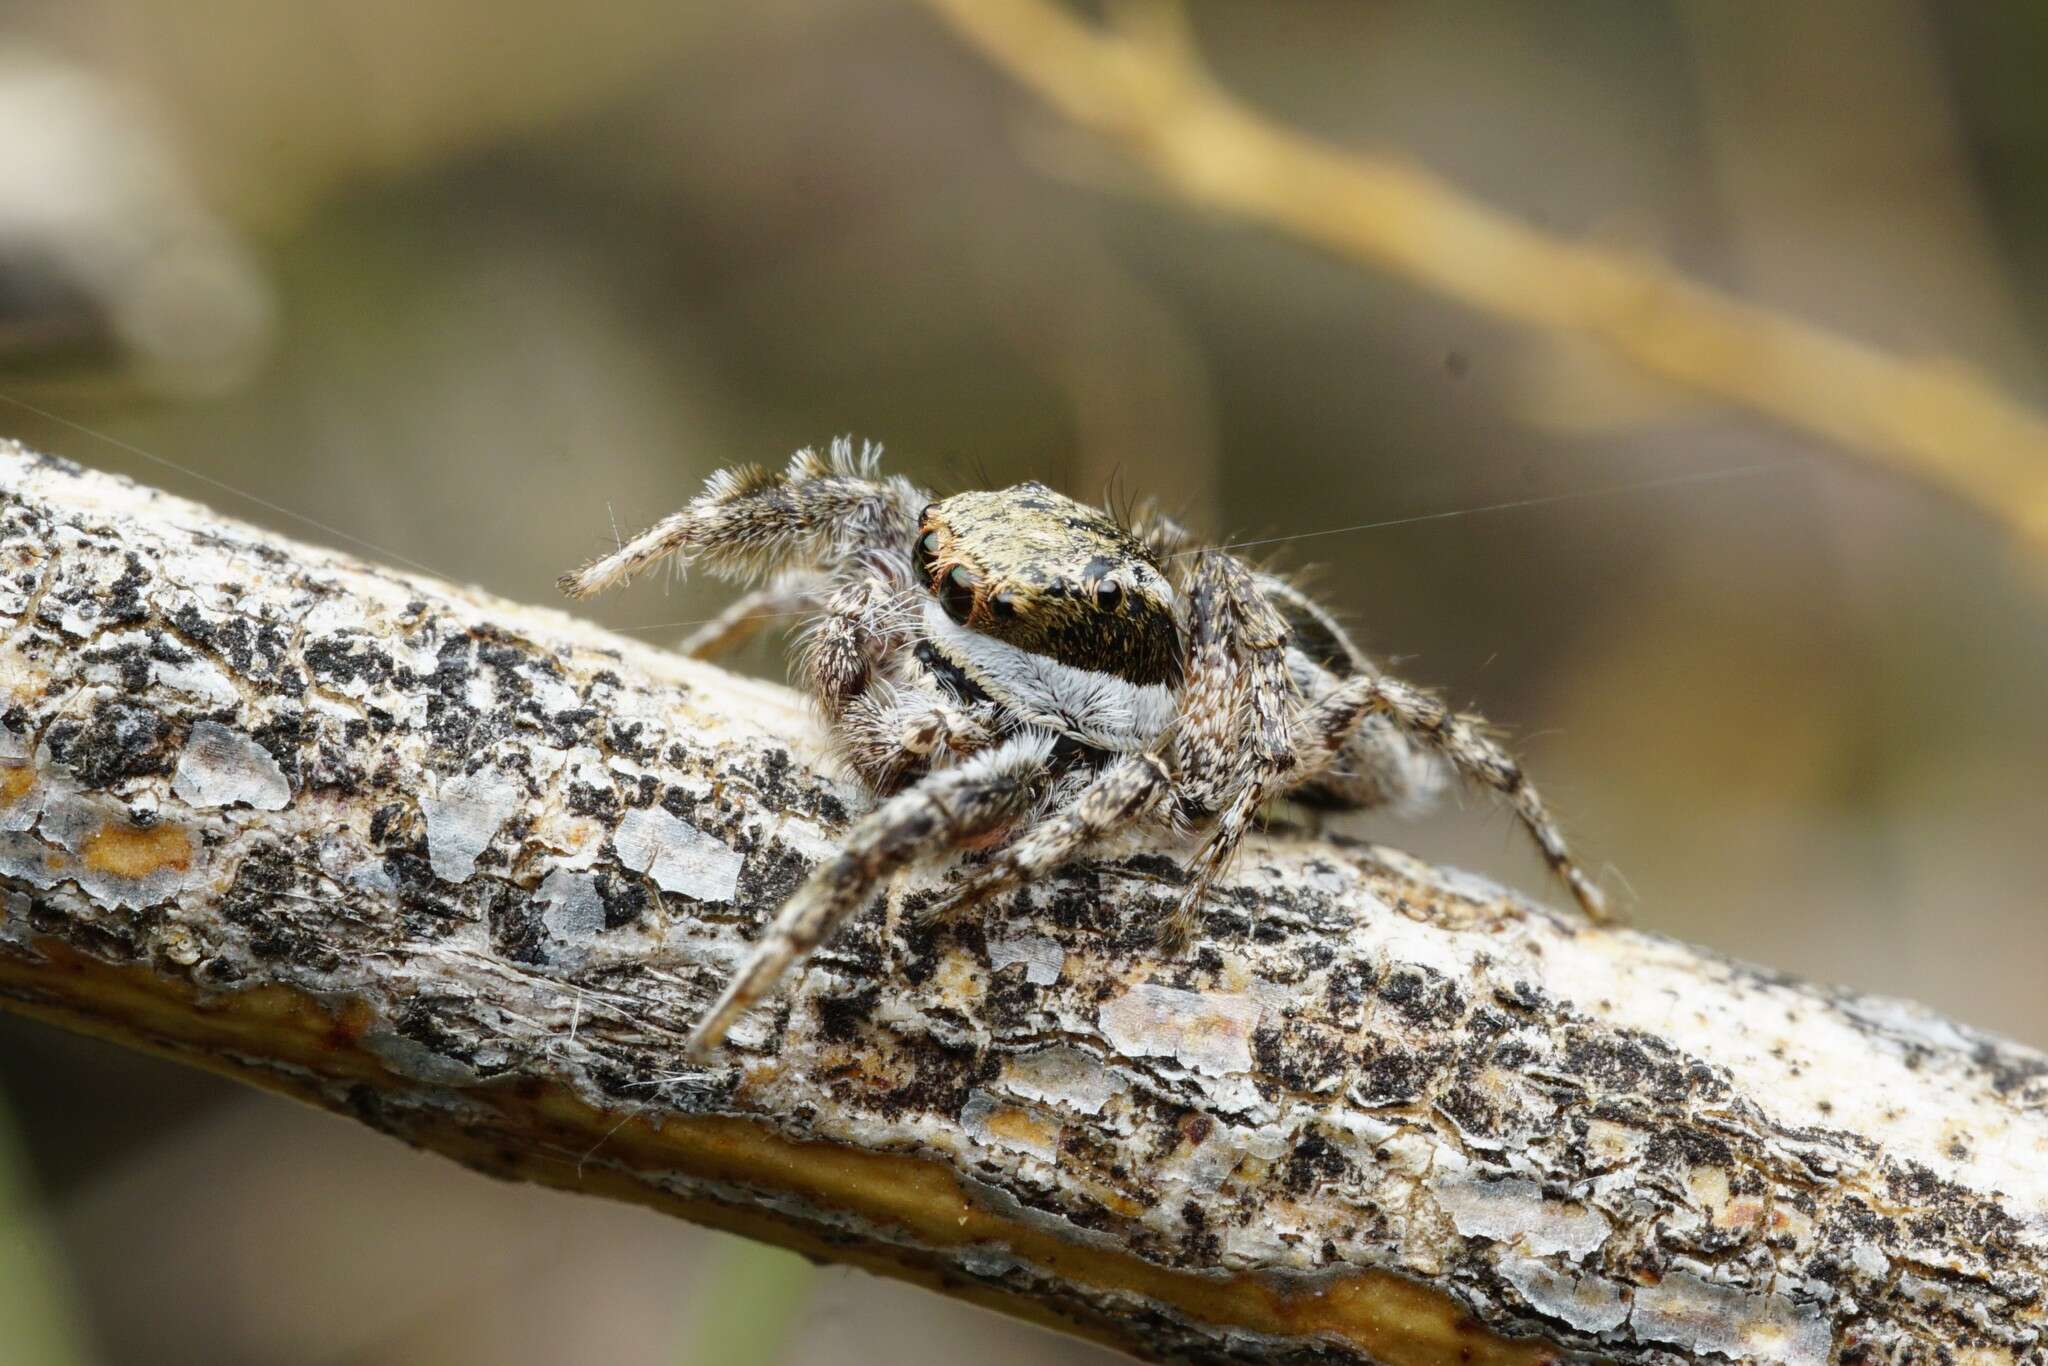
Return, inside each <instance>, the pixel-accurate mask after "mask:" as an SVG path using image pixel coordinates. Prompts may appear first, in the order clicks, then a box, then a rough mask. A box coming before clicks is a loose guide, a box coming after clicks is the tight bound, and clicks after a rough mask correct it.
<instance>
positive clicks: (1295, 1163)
mask: <svg viewBox="0 0 2048 1366" xmlns="http://www.w3.org/2000/svg"><path fill="white" fill-rule="evenodd" d="M1350 1174H1351V1163H1350V1161H1349V1159H1347V1158H1346V1157H1345V1156H1344V1154H1343V1153H1341V1152H1339V1151H1338V1150H1337V1148H1336V1146H1335V1145H1334V1144H1332V1143H1331V1142H1330V1140H1329V1139H1327V1138H1324V1137H1323V1135H1322V1134H1321V1133H1320V1132H1319V1131H1318V1130H1316V1129H1315V1128H1313V1127H1311V1128H1308V1129H1305V1130H1303V1132H1302V1135H1301V1137H1300V1139H1299V1140H1297V1141H1296V1142H1295V1145H1294V1150H1293V1151H1292V1152H1290V1153H1288V1154H1287V1158H1286V1160H1285V1161H1284V1162H1282V1163H1281V1165H1280V1184H1281V1185H1282V1186H1284V1187H1285V1188H1286V1189H1287V1191H1288V1192H1289V1193H1290V1194H1293V1195H1297V1196H1299V1195H1306V1194H1307V1193H1308V1192H1309V1191H1311V1190H1313V1189H1314V1188H1315V1187H1316V1186H1318V1185H1320V1184H1322V1183H1323V1182H1325V1181H1342V1180H1344V1179H1345V1178H1346V1177H1348V1176H1349V1175H1350Z"/></svg>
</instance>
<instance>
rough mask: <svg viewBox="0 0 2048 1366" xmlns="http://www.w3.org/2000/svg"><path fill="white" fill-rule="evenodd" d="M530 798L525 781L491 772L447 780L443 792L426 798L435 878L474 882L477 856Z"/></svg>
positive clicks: (423, 808)
mask: <svg viewBox="0 0 2048 1366" xmlns="http://www.w3.org/2000/svg"><path fill="white" fill-rule="evenodd" d="M525 798H526V791H525V788H524V787H523V786H522V785H521V784H520V783H519V782H517V781H516V780H515V779H512V778H508V777H506V776H505V775H504V774H502V773H498V772H495V771H494V770H491V769H483V770H481V771H479V772H476V773H465V774H463V775H461V776H460V777H456V778H448V779H444V780H443V781H442V783H441V786H440V789H439V790H438V791H436V792H433V793H431V794H427V795H424V796H422V797H421V798H420V813H421V814H422V815H423V816H425V817H426V821H427V859H428V861H429V862H430V863H431V864H432V865H433V869H434V876H435V877H437V878H440V879H441V880H442V881H443V882H462V881H465V880H466V879H468V877H469V875H470V874H471V873H474V872H475V871H476V861H477V856H478V855H480V854H482V853H483V851H484V850H485V849H488V848H489V847H490V844H491V841H492V840H493V839H494V838H496V837H497V834H498V831H499V829H500V828H501V827H502V826H503V825H504V824H505V822H506V821H508V820H510V819H511V817H512V813H513V812H514V811H517V810H518V809H519V805H520V803H521V802H523V801H524V800H525Z"/></svg>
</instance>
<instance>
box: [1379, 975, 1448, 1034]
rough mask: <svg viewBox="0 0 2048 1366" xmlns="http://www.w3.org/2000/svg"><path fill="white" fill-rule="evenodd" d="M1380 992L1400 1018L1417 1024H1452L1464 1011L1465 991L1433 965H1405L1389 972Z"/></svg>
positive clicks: (1444, 1025) (1444, 1026)
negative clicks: (1459, 988) (1431, 966)
mask: <svg viewBox="0 0 2048 1366" xmlns="http://www.w3.org/2000/svg"><path fill="white" fill-rule="evenodd" d="M1379 994H1380V999H1381V1000H1383V1001H1385V1002H1386V1003H1387V1004H1389V1005H1391V1006H1393V1007H1394V1009H1395V1010H1396V1011H1397V1012H1399V1014H1400V1016H1401V1018H1402V1019H1404V1020H1406V1021H1407V1022H1408V1023H1409V1024H1412V1025H1415V1026H1418V1027H1422V1026H1429V1025H1434V1026H1437V1027H1439V1028H1450V1027H1455V1026H1456V1025H1457V1023H1458V1021H1459V1020H1460V1019H1461V1018H1462V1017H1463V1016H1464V1014H1465V1006H1466V1001H1465V993H1464V992H1462V991H1460V990H1458V987H1457V985H1456V984H1455V983H1453V982H1452V981H1451V979H1450V978H1448V977H1446V976H1444V975H1443V974H1442V973H1440V972H1438V971H1436V970H1435V969H1433V968H1423V967H1404V968H1401V969H1400V970H1399V971H1397V972H1392V973H1389V974H1388V975H1387V978H1386V980H1385V981H1384V982H1382V983H1381V984H1380V988H1379Z"/></svg>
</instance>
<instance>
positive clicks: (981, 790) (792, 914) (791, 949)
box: [686, 732, 1053, 1057]
mask: <svg viewBox="0 0 2048 1366" xmlns="http://www.w3.org/2000/svg"><path fill="white" fill-rule="evenodd" d="M1052 749H1053V739H1052V737H1051V736H1050V735H1046V734H1043V733H1037V732H1034V733H1030V734H1025V735H1019V736H1016V737H1014V738H1012V739H1009V740H1006V741H1004V742H1003V743H1002V744H1001V745H998V746H997V747H996V748H994V749H991V750H988V751H986V752H984V753H982V754H978V755H976V756H975V757H973V758H972V759H969V760H967V761H966V762H965V763H963V764H961V765H960V766H959V767H958V768H949V769H945V770H943V771H941V772H938V773H934V774H932V775H931V776H930V777H928V778H926V779H925V780H924V781H923V782H921V783H919V784H918V785H917V786H915V787H912V788H909V789H907V790H906V791H903V792H900V793H898V794H897V795H895V796H894V797H891V798H890V799H889V800H887V801H885V802H883V803H882V804H881V805H880V806H878V807H876V808H875V809H874V810H873V811H871V812H869V813H868V815H867V816H866V817H864V818H863V819H862V820H861V821H860V822H859V824H857V825H855V826H854V827H853V829H852V830H850V831H848V832H847V835H846V839H845V842H844V843H843V845H842V846H841V848H840V850H839V852H838V853H837V854H835V855H833V856H832V857H831V858H829V859H827V860H825V861H824V862H823V863H821V864H819V865H818V866H817V867H816V868H815V869H813V870H812V871H811V875H810V876H809V877H808V878H806V879H805V880H804V883H803V885H802V886H801V887H799V888H798V889H797V890H796V893H795V895H793V896H791V897H790V899H789V900H788V902H786V903H785V904H784V905H783V907H782V909H781V910H780V911H778V912H777V913H776V915H775V919H774V920H773V921H771V922H770V923H769V925H768V928H767V930H766V931H765V932H764V933H763V934H762V936H761V938H760V941H759V942H758V943H756V944H755V945H754V949H753V952H752V953H751V954H750V955H749V956H748V957H747V960H746V961H745V962H744V963H743V964H741V965H740V969H739V971H738V972H736V973H735V974H734V975H733V979H732V981H731V982H730V983H729V984H727V986H726V988H725V991H724V993H723V994H721V995H720V996H719V998H718V999H717V1001H715V1002H713V1003H712V1005H711V1008H710V1009H709V1010H707V1011H706V1012H705V1013H704V1018H703V1019H702V1020H701V1021H699V1022H698V1024H697V1027H696V1028H695V1029H694V1030H693V1031H691V1034H690V1038H689V1042H688V1044H687V1045H686V1047H687V1049H688V1051H689V1052H690V1053H691V1054H692V1055H693V1056H696V1057H703V1056H704V1055H705V1054H706V1053H708V1052H709V1051H710V1050H711V1049H712V1048H715V1047H716V1046H717V1045H718V1043H719V1042H720V1041H721V1040H723V1039H724V1038H725V1035H726V1031H727V1030H729V1029H731V1028H732V1023H733V1021H734V1020H736V1019H738V1018H739V1016H740V1014H741V1013H742V1012H743V1011H745V1010H746V1009H747V1008H748V1007H750V1006H752V1005H753V1004H754V1003H755V1002H756V1001H759V1000H760V999H761V998H762V997H763V996H765V995H767V993H768V992H769V991H770V990H771V989H772V988H773V987H774V986H775V984H776V983H777V982H778V981H780V980H781V979H782V977H783V974H785V973H786V972H788V971H789V969H790V968H791V967H792V966H793V965H794V964H795V963H797V962H798V961H799V960H800V959H802V958H804V957H805V956H806V955H808V954H809V953H810V952H811V950H812V949H814V948H816V947H817V946H818V945H819V944H821V943H823V942H824V941H825V938H826V937H827V936H828V935H830V934H831V933H832V932H833V931H834V930H836V929H837V928H838V927H839V926H840V925H841V924H842V923H844V922H845V920H846V919H847V918H848V917H849V916H851V915H853V914H854V913H856V912H857V911H859V910H861V909H862V908H863V907H865V906H866V905H867V904H868V903H869V902H870V901H872V900H873V899H874V897H875V894H876V893H877V892H878V891H880V890H881V888H882V886H883V885H884V883H886V882H887V880H888V879H889V878H890V877H892V876H894V875H895V874H896V873H898V872H900V871H902V870H903V869H905V868H907V867H909V866H910V865H911V864H913V863H917V862H919V861H922V860H925V859H929V858H934V857H937V856H939V855H942V854H947V853H951V852H953V851H954V850H957V849H961V848H964V847H967V846H969V845H972V844H975V843H978V842H981V841H983V840H986V839H988V838H991V837H994V836H998V835H1000V834H1001V833H1002V832H1003V831H1004V830H1006V829H1008V828H1009V827H1010V826H1012V825H1014V824H1015V823H1016V822H1018V821H1020V820H1022V819H1024V818H1025V817H1026V816H1028V815H1029V814H1030V813H1031V811H1032V809H1033V808H1034V807H1035V806H1036V805H1037V802H1038V799H1039V796H1040V794H1041V793H1042V792H1043V791H1044V790H1045V786H1046V784H1047V783H1048V782H1049V781H1050V777H1051V770H1050V768H1049V767H1048V764H1049V761H1050V759H1051V757H1052Z"/></svg>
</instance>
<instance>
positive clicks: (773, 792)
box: [734, 745, 852, 827]
mask: <svg viewBox="0 0 2048 1366" xmlns="http://www.w3.org/2000/svg"><path fill="white" fill-rule="evenodd" d="M796 772H797V768H796V764H795V761H794V760H792V759H791V758H790V757H789V751H788V750H786V749H783V748H782V747H781V746H779V745H777V746H773V747H771V748H769V749H767V750H765V751H763V752H762V754H761V758H760V762H759V763H756V764H749V765H740V766H736V767H735V768H734V776H735V777H736V778H738V779H739V780H740V781H742V782H744V783H746V784H747V785H748V786H750V787H752V788H753V789H754V790H755V791H756V792H758V793H760V794H761V802H762V804H763V805H764V806H766V807H768V808H769V809H771V810H775V811H796V812H800V813H802V814H803V815H806V816H809V817H811V818H812V819H814V820H818V821H821V822H823V823H824V824H826V825H828V826H833V827H838V826H842V825H845V824H846V823H847V821H848V820H850V819H852V817H851V814H850V813H849V812H848V811H847V809H846V804H845V803H844V802H842V801H840V800H839V798H838V796H837V795H836V794H834V793H833V792H832V790H831V789H830V788H827V787H826V786H825V785H824V784H823V783H820V782H818V781H816V780H811V781H805V782H800V781H797V780H796V779H795V778H794V777H793V776H792V775H793V774H795V773H796Z"/></svg>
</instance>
